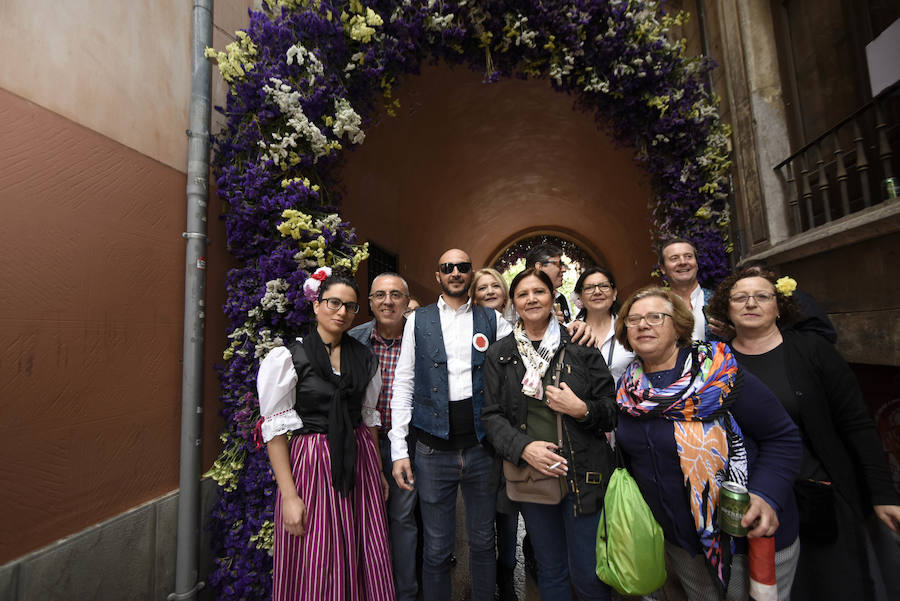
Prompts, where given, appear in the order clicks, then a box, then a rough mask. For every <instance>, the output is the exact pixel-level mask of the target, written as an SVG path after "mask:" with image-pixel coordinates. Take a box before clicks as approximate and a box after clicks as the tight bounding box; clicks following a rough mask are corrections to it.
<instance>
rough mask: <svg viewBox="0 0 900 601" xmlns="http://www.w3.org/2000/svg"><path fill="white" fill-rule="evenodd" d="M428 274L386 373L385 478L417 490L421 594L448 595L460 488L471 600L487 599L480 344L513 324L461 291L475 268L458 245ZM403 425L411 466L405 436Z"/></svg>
mask: <svg viewBox="0 0 900 601" xmlns="http://www.w3.org/2000/svg"><path fill="white" fill-rule="evenodd" d="M434 275H435V280H436V282H437V284H438V285H439V286H440V288H441V295H440V297H439V298H438V301H437V303H434V304H432V305H429V306H427V307H422V308H420V309H417V310H416V311H415V312H414V313H412V314H411V315H410V316H409V317H408V318H407V322H406V327H405V328H404V330H403V342H402V344H401V346H400V358H399V359H398V361H397V368H396V371H395V372H394V384H393V395H392V398H391V415H392V427H391V431H390V433H389V435H388V436H389V438H390V441H391V457H392V459H393V464H394V465H393V476H394V479H395V481H396V482H397V485H398V486H399V487H400V488H403V489H405V490H413V489H414V488H415V490H416V491H417V492H418V497H419V506H420V507H421V509H422V525H423V530H424V550H423V560H424V561H423V566H422V589H423V593H424V598H425V601H449V600H450V598H451V578H450V568H451V556H452V554H453V550H454V545H455V542H456V525H455V519H456V493H457V489H459V488H461V489H462V494H463V501H464V503H465V507H466V530H467V533H468V539H469V571H470V579H469V582H470V586H471V599H472V600H473V601H479V600H484V601H492V600H493V598H494V586H495V582H496V559H495V551H494V510H495V501H496V493H497V482H496V478H495V476H494V469H493V457H492V455H491V453H490V452H489V451H488V450H487V449H485V447H484V446H482V444H481V441H482V439H483V438H484V429H483V428H482V426H481V407H482V405H483V402H484V385H483V382H482V373H483V372H482V365H483V363H484V355H485V351H487V348H488V345H490V344H491V343H492V342H494V341H495V340H497V339H499V338H503V337H504V336H506V335H507V334H509V333H510V332H511V331H512V328H511V326H510V325H509V323H508V322H507V321H506V320H505V319H503V316H501V315H500V313H498V312H497V311H495V310H493V309H487V308H485V307H479V306H477V305H475V304H474V303H473V302H472V299H471V298H469V288H470V286H471V284H472V276H473V273H472V259H471V258H470V257H469V255H468V254H467V253H466V252H464V251H462V250H459V249H450V250H448V251H447V252H445V253H444V254H443V255H441V257H440V260H439V261H438V269H437V271H436V272H435V274H434ZM410 425H411V426H412V428H413V431H414V434H415V435H414V436H413V437H412V438H414V439H415V440H416V443H415V445H416V447H415V452H414V453H413V454H412V455H413V456H414V463H415V471H413V467H412V463H411V462H410V459H409V456H410V453H409V449H408V448H407V443H406V440H407V433H408V432H409V427H410ZM414 474H415V475H414Z"/></svg>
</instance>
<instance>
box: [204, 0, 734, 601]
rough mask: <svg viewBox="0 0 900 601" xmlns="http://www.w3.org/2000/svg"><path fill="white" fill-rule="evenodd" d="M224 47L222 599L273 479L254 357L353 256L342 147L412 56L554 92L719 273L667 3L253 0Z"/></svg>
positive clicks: (666, 232) (700, 113)
mask: <svg viewBox="0 0 900 601" xmlns="http://www.w3.org/2000/svg"><path fill="white" fill-rule="evenodd" d="M249 17H250V20H249V25H248V27H247V28H246V29H245V30H243V31H238V32H237V33H236V37H235V41H234V42H233V43H231V44H229V45H228V46H227V47H226V48H225V49H224V51H221V52H217V51H215V50H213V49H208V50H207V56H209V57H210V58H211V59H212V60H215V61H216V62H217V64H218V66H219V70H220V72H221V74H222V76H223V78H224V79H225V81H226V82H227V83H228V85H229V94H228V97H227V104H226V106H225V107H224V108H221V107H217V108H218V110H220V111H221V112H222V113H223V114H224V115H225V117H226V124H225V126H224V128H223V130H222V131H221V132H220V133H219V134H218V135H217V136H216V137H215V140H214V144H215V151H216V152H215V169H216V175H217V184H218V193H219V196H220V198H222V200H223V201H224V203H225V213H224V219H225V224H226V233H227V240H228V248H229V250H230V252H232V253H233V254H234V256H235V257H236V258H237V259H238V261H239V263H240V266H239V267H237V268H235V269H233V270H231V271H230V272H229V274H228V278H227V283H226V285H227V300H226V303H225V307H224V310H225V313H226V315H227V317H228V319H229V323H230V330H231V331H230V334H229V338H230V339H231V344H230V345H229V347H228V348H227V349H226V351H225V354H224V358H225V364H224V365H223V366H222V367H221V368H220V379H221V383H222V389H223V393H222V401H223V404H224V409H223V415H224V417H225V420H226V428H225V431H224V432H223V434H222V436H221V439H222V442H223V443H224V450H223V453H222V455H221V456H220V457H219V459H218V460H217V461H216V462H215V464H214V465H213V467H212V469H211V470H210V472H209V473H210V475H211V476H212V477H213V478H215V479H216V481H217V482H218V483H219V485H220V487H221V490H220V493H221V494H220V496H219V498H218V500H217V502H216V505H215V508H214V510H213V515H212V528H213V545H214V552H215V554H216V557H217V558H216V569H215V571H214V572H213V574H211V575H210V578H209V580H210V582H211V584H212V585H213V586H214V587H215V588H216V590H217V591H218V595H219V597H220V598H223V599H256V598H267V597H268V596H270V594H271V593H270V586H271V578H270V576H269V572H270V570H271V557H270V556H269V549H270V548H271V544H272V521H271V520H272V514H273V504H274V485H273V481H272V478H271V475H270V473H269V469H268V463H267V459H266V455H265V451H264V450H258V449H257V448H256V444H255V442H254V425H255V422H256V418H257V417H258V407H259V405H258V399H257V398H256V387H255V377H256V372H257V369H258V365H259V359H260V357H262V356H263V355H264V354H265V353H266V352H267V351H268V350H269V349H270V348H272V347H273V346H275V345H278V344H281V342H282V337H285V336H295V335H297V334H298V333H300V332H302V331H303V330H304V328H306V327H308V325H309V323H310V320H311V311H310V309H311V306H310V301H309V300H308V298H307V297H306V295H305V294H304V286H303V285H304V283H305V282H306V280H307V279H308V278H309V277H310V276H311V275H312V274H313V273H314V272H315V271H316V269H318V268H319V267H322V266H334V267H336V266H343V267H346V268H349V269H351V270H354V271H355V270H356V268H357V267H358V265H359V263H360V262H361V261H362V260H364V259H365V258H366V256H367V247H366V245H365V244H363V245H359V244H358V243H357V240H356V236H355V232H354V230H353V229H352V228H351V227H350V224H348V223H346V222H344V221H343V220H342V219H341V217H340V214H339V210H338V207H339V205H340V197H339V193H338V191H337V190H338V187H337V185H336V184H337V182H338V181H339V178H340V166H341V161H342V157H343V153H342V151H343V150H344V149H345V148H347V147H352V146H354V145H358V144H361V143H362V142H363V141H364V140H365V133H364V129H363V126H364V124H367V123H369V122H371V120H372V119H373V118H374V117H375V116H376V115H377V114H387V115H389V116H390V115H393V114H394V112H395V111H396V109H397V108H398V107H399V103H398V101H397V100H396V98H395V97H394V95H393V85H394V84H395V82H396V81H397V78H398V77H399V76H401V75H404V74H415V73H417V72H418V70H419V67H420V65H421V63H422V61H423V60H433V61H446V62H449V63H456V64H460V63H462V64H467V65H469V66H470V67H472V68H474V69H477V70H480V71H483V73H484V80H485V82H494V81H497V80H498V79H500V78H502V77H510V76H514V77H529V78H540V79H545V80H547V81H549V82H550V84H551V85H552V86H553V88H554V89H556V90H558V91H560V92H565V93H568V94H570V95H571V96H572V97H573V98H574V101H575V105H576V107H577V108H579V109H580V110H584V111H590V112H591V113H593V114H594V115H595V116H596V120H597V123H598V125H599V126H600V127H603V128H605V129H608V130H609V131H610V132H611V133H612V135H613V136H614V137H615V139H616V140H617V141H618V142H620V143H622V144H624V145H627V146H630V147H633V148H634V149H635V160H637V161H638V162H640V163H641V164H642V165H643V166H644V168H645V169H646V170H647V172H648V173H649V174H650V176H651V180H652V183H653V186H654V189H655V191H656V199H655V200H654V202H653V203H652V207H651V215H652V223H651V224H650V226H651V233H652V237H653V238H655V239H661V238H669V237H675V236H679V237H686V238H689V239H691V240H693V241H694V242H695V244H696V246H697V249H698V251H699V255H700V269H701V274H703V277H704V279H705V280H707V281H710V280H715V279H718V278H720V277H722V276H723V275H725V273H726V271H727V256H726V255H727V253H728V252H730V244H729V242H728V237H727V229H728V220H729V216H728V210H727V204H726V194H727V191H726V185H727V177H726V172H727V170H728V168H729V165H730V163H729V158H728V153H727V140H728V135H729V131H728V128H727V126H726V125H724V124H723V123H721V121H720V120H719V116H718V111H717V108H716V106H717V100H716V99H715V98H714V97H713V96H712V95H711V93H710V91H709V90H708V89H707V87H706V84H705V83H704V82H705V74H706V72H707V71H708V69H710V68H711V67H710V65H709V64H708V61H706V60H705V59H700V58H688V57H686V56H685V55H684V42H683V41H674V40H672V39H670V29H671V27H672V26H673V25H677V24H681V23H682V22H683V21H682V20H683V19H684V16H683V15H682V14H677V15H667V14H666V13H665V12H664V11H663V9H662V7H661V5H660V2H659V1H657V0H568V1H564V0H561V1H558V2H543V3H523V2H514V1H513V0H400V1H387V0H370V1H368V2H366V3H365V4H364V3H363V2H362V1H361V0H349V1H341V0H265V1H264V4H263V9H262V10H260V11H250V13H249Z"/></svg>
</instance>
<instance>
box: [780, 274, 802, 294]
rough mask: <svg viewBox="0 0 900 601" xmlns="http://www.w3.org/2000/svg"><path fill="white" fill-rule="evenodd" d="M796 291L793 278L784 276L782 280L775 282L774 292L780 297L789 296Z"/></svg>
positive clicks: (795, 281) (795, 283)
mask: <svg viewBox="0 0 900 601" xmlns="http://www.w3.org/2000/svg"><path fill="white" fill-rule="evenodd" d="M796 289H797V280H795V279H794V278H790V277H788V276H784V277H783V278H778V280H777V281H776V282H775V290H776V291H777V292H778V294H780V295H782V296H785V297H787V296H790V295H792V294H793V293H794V290H796Z"/></svg>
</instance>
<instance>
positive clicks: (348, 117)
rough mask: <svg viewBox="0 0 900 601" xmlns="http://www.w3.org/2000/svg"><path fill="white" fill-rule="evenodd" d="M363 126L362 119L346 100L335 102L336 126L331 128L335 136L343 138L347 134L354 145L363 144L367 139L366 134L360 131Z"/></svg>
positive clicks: (340, 99) (341, 99)
mask: <svg viewBox="0 0 900 601" xmlns="http://www.w3.org/2000/svg"><path fill="white" fill-rule="evenodd" d="M361 124H362V117H360V116H359V113H357V112H356V111H354V110H353V107H352V106H350V102H349V101H348V100H347V99H346V98H338V99H336V100H335V101H334V125H332V127H331V131H333V132H334V135H336V136H337V137H338V138H343V137H344V135H345V134H346V135H347V138H348V139H349V140H350V141H351V142H352V143H353V144H362V142H363V140H365V139H366V134H365V133H364V132H363V130H362V129H360V127H359V126H360V125H361Z"/></svg>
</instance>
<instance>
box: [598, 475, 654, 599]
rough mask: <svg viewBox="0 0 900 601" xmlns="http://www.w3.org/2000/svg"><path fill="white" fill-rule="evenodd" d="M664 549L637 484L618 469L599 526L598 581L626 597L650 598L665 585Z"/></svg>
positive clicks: (612, 478)
mask: <svg viewBox="0 0 900 601" xmlns="http://www.w3.org/2000/svg"><path fill="white" fill-rule="evenodd" d="M664 545H665V539H664V538H663V532H662V528H660V526H659V524H658V523H657V522H656V519H655V518H654V517H653V513H652V512H651V511H650V507H648V506H647V503H646V502H645V501H644V497H643V496H642V495H641V491H640V489H638V485H637V482H635V481H634V478H632V477H631V474H629V473H628V470H626V469H625V468H623V467H619V468H616V470H615V471H614V472H613V474H612V476H611V477H610V479H609V485H608V487H607V489H606V497H605V498H604V501H603V513H602V514H601V515H600V523H599V524H598V526H597V577H598V578H599V579H600V580H602V581H603V582H605V583H606V584H608V585H609V586H611V587H613V588H614V589H616V590H617V591H619V592H620V593H621V594H623V595H648V594H650V593H652V592H653V591H655V590H657V589H658V588H660V587H661V586H662V585H663V584H664V583H665V581H666V551H665V546H664Z"/></svg>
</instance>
